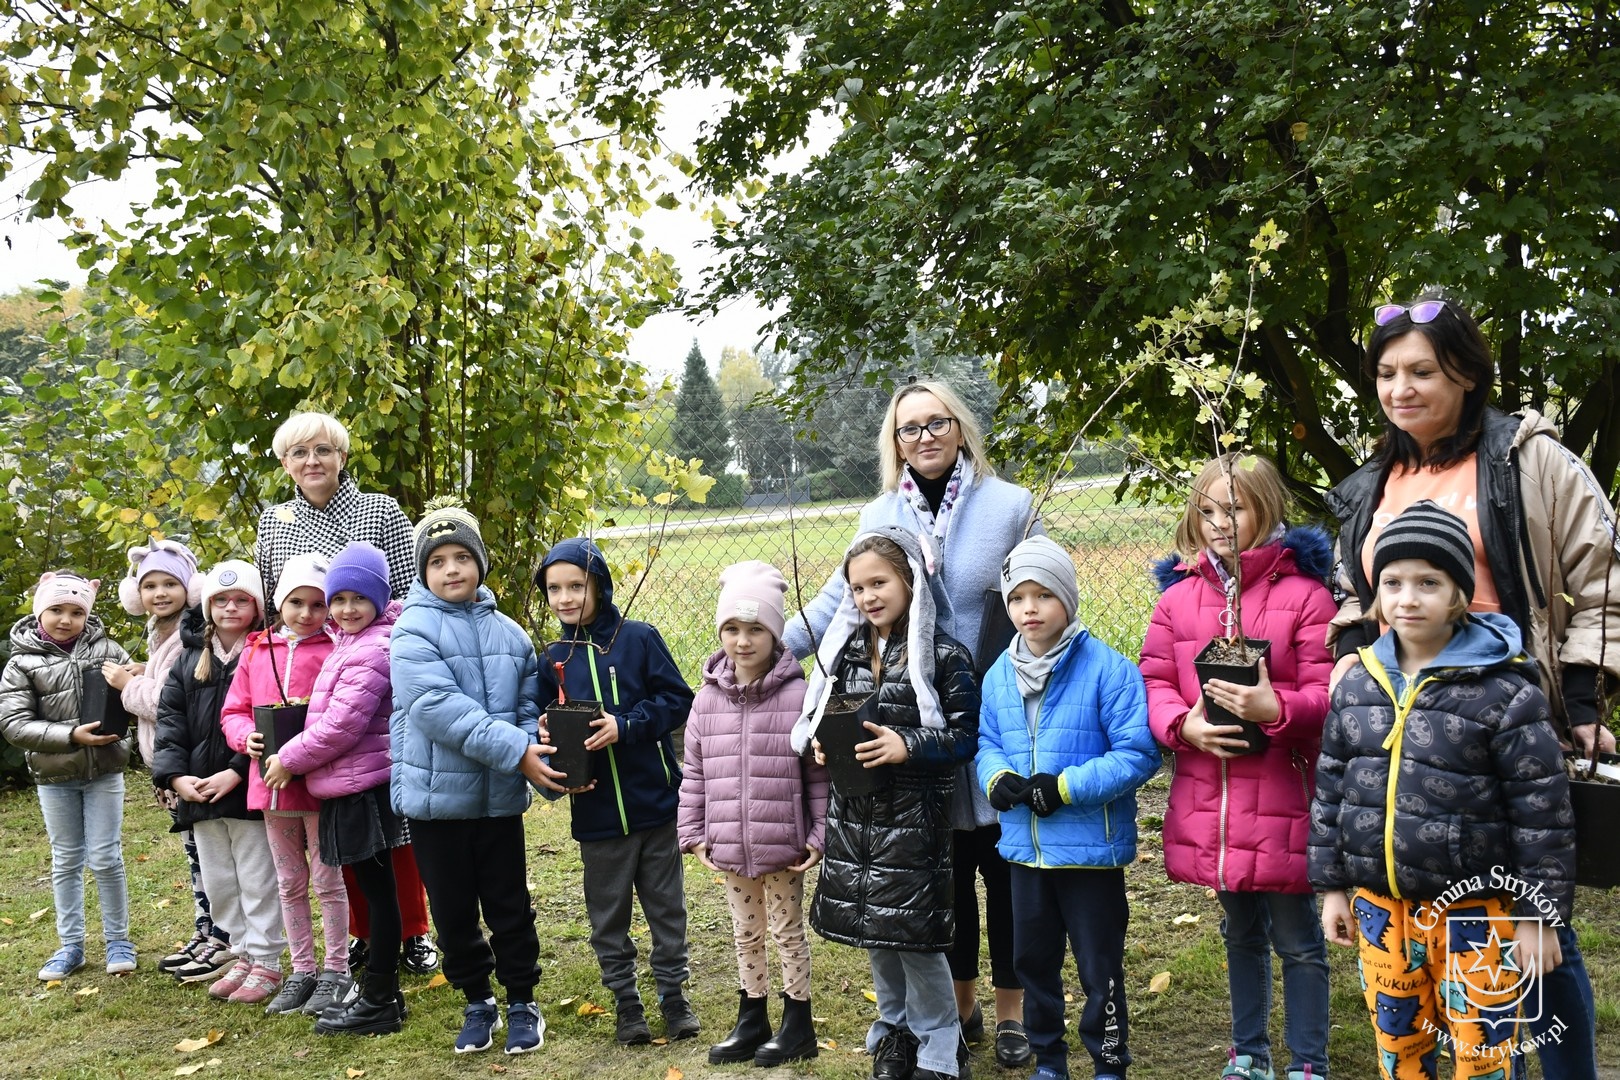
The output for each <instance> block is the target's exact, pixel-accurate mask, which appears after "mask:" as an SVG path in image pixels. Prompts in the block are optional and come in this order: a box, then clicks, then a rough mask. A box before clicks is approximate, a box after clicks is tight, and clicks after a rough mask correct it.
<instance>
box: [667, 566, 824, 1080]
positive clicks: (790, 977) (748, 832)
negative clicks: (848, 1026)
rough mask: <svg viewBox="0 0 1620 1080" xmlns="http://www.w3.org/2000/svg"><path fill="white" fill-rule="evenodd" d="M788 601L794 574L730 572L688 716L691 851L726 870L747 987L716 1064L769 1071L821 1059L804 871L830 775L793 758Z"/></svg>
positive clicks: (798, 695)
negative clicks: (773, 994) (774, 1001)
mask: <svg viewBox="0 0 1620 1080" xmlns="http://www.w3.org/2000/svg"><path fill="white" fill-rule="evenodd" d="M786 596H787V581H786V579H784V578H783V577H782V572H781V571H780V570H778V569H776V567H774V566H771V565H770V564H769V563H764V562H760V561H759V560H757V559H755V560H751V561H749V562H741V563H737V564H736V565H734V566H728V567H726V569H725V570H723V571H722V572H721V574H720V602H719V604H718V605H717V606H716V607H715V612H714V624H715V631H716V633H717V634H718V635H719V637H720V650H719V651H718V652H716V653H715V654H714V655H713V656H711V657H709V659H708V662H707V663H705V664H704V665H703V686H702V687H701V688H700V689H699V690H698V692H697V699H696V700H695V701H694V702H693V703H692V715H691V716H690V717H689V718H688V719H687V721H686V739H685V744H684V749H685V751H686V761H685V773H686V776H685V778H684V779H683V780H682V781H681V809H680V818H679V822H678V825H677V828H678V831H679V836H680V844H681V850H682V851H685V852H689V853H691V854H693V855H696V856H697V858H698V861H699V862H701V863H702V864H703V865H704V866H707V867H708V868H709V869H711V870H714V871H715V872H717V873H720V874H724V875H725V890H726V900H727V902H728V903H729V905H730V907H731V930H732V936H733V937H734V938H735V939H736V945H737V974H738V978H739V980H740V981H741V984H742V988H741V989H740V990H738V992H737V997H738V1005H737V1025H736V1027H734V1028H733V1029H732V1030H731V1033H730V1034H729V1035H727V1036H726V1037H725V1038H724V1039H723V1040H721V1041H720V1042H719V1043H717V1044H715V1045H714V1046H711V1047H710V1048H709V1063H710V1064H711V1065H723V1064H726V1063H728V1062H739V1061H751V1062H754V1063H755V1064H757V1065H760V1066H762V1067H767V1068H768V1067H771V1066H775V1065H780V1064H782V1063H783V1062H786V1061H798V1060H801V1059H804V1058H813V1057H815V1056H816V1029H815V1024H814V1023H813V1022H812V1021H811V1017H810V943H809V941H808V940H807V939H806V938H805V936H804V875H805V874H806V873H807V872H809V870H810V868H811V867H812V866H815V865H816V863H818V862H820V861H821V849H822V845H823V843H824V840H823V831H824V827H825V825H826V819H827V771H826V770H825V769H823V768H822V767H821V766H820V765H817V764H815V763H814V762H813V761H807V760H806V759H805V757H804V755H802V754H796V753H794V752H793V747H792V735H793V724H794V721H796V720H797V719H798V717H799V710H800V709H801V707H802V706H803V705H804V670H803V669H802V668H801V667H799V662H798V661H797V660H795V659H794V658H793V654H792V653H791V652H789V651H787V650H786V649H784V648H783V647H782V628H783V625H784V623H785V622H786V618H785V617H784V615H783V610H782V608H783V600H784V599H785V598H786ZM767 924H768V925H769V928H770V935H771V939H772V940H773V941H774V942H775V943H776V954H777V958H778V959H779V960H780V961H781V964H782V1026H781V1028H780V1029H779V1030H777V1032H776V1033H775V1034H774V1035H773V1034H772V1033H771V1022H770V1017H769V1015H768V1013H767V1010H766V1007H765V996H766V992H767V991H768V990H769V989H770V965H769V963H768V962H767V959H766V955H765V930H766V926H767Z"/></svg>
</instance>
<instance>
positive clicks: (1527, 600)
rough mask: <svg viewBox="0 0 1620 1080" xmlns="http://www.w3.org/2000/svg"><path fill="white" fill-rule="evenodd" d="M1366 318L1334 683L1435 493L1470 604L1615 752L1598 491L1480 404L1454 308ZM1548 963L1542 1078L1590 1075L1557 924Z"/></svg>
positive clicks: (1471, 344) (1610, 566)
mask: <svg viewBox="0 0 1620 1080" xmlns="http://www.w3.org/2000/svg"><path fill="white" fill-rule="evenodd" d="M1373 321H1374V323H1375V326H1374V329H1373V333H1372V337H1371V339H1370V340H1369V341H1368V343H1367V350H1366V361H1365V370H1366V373H1367V375H1368V377H1369V378H1371V379H1372V380H1373V381H1374V383H1375V385H1376V386H1377V389H1378V402H1379V404H1380V405H1381V406H1382V407H1383V410H1384V417H1385V420H1386V421H1387V425H1386V427H1385V430H1384V435H1383V437H1382V438H1381V439H1380V440H1379V443H1378V446H1377V448H1376V451H1375V453H1374V455H1373V458H1372V460H1371V461H1369V462H1367V464H1365V465H1363V466H1362V467H1361V468H1360V469H1359V470H1357V471H1356V472H1355V473H1353V474H1352V475H1351V476H1350V477H1349V478H1348V479H1347V480H1345V481H1344V482H1343V483H1341V484H1340V485H1338V486H1337V487H1336V488H1334V489H1333V490H1332V491H1330V492H1329V493H1328V497H1327V498H1328V506H1329V508H1330V509H1332V511H1333V512H1334V514H1335V515H1337V517H1338V518H1339V522H1340V533H1339V544H1338V551H1337V560H1336V565H1335V579H1336V585H1337V591H1338V593H1339V595H1340V596H1341V597H1342V599H1341V602H1340V606H1339V614H1338V616H1337V617H1336V618H1335V619H1334V621H1333V630H1331V631H1330V635H1334V640H1333V642H1332V644H1333V646H1334V649H1335V653H1336V655H1337V656H1338V657H1339V660H1338V662H1337V664H1336V666H1335V667H1334V670H1333V683H1334V684H1337V683H1338V681H1339V678H1340V677H1341V676H1342V675H1343V674H1344V673H1345V672H1346V671H1348V670H1349V669H1350V668H1351V667H1353V666H1354V665H1355V663H1356V660H1357V655H1356V650H1357V649H1359V648H1361V647H1362V646H1365V645H1371V644H1372V643H1373V641H1374V640H1376V639H1377V638H1378V636H1379V634H1380V627H1379V626H1378V625H1377V624H1376V623H1375V622H1373V621H1372V620H1369V619H1366V618H1364V613H1365V612H1366V611H1367V610H1368V609H1369V608H1370V607H1371V604H1372V601H1373V597H1374V594H1375V591H1376V588H1377V582H1375V581H1373V580H1372V572H1371V568H1372V557H1373V545H1374V544H1375V542H1376V541H1377V539H1378V536H1379V533H1380V532H1381V531H1382V530H1383V528H1384V527H1385V526H1386V525H1388V524H1389V523H1390V522H1391V521H1393V520H1394V518H1395V517H1396V515H1398V514H1399V513H1400V512H1401V511H1402V510H1404V509H1406V508H1407V507H1409V506H1411V505H1413V504H1414V503H1417V502H1419V501H1421V500H1424V499H1431V500H1433V501H1434V502H1436V503H1438V504H1440V505H1441V506H1442V507H1444V508H1445V509H1446V510H1448V511H1450V512H1451V513H1452V514H1454V515H1456V516H1457V517H1459V518H1461V519H1462V520H1463V522H1464V523H1465V524H1466V525H1467V526H1468V531H1469V534H1470V536H1471V537H1472V539H1473V547H1474V563H1475V567H1474V570H1475V580H1476V585H1475V592H1474V599H1473V602H1472V604H1471V605H1470V607H1469V610H1470V611H1474V612H1487V611H1494V612H1500V613H1501V614H1504V615H1507V616H1508V617H1509V618H1511V619H1512V620H1513V621H1514V622H1515V623H1517V624H1518V626H1519V629H1520V632H1521V633H1522V634H1523V637H1524V643H1525V649H1526V651H1527V652H1529V653H1530V655H1531V656H1532V657H1533V658H1534V659H1535V661H1536V663H1537V665H1538V667H1539V668H1540V670H1541V681H1542V687H1543V689H1545V690H1546V692H1547V697H1548V699H1549V700H1550V702H1551V704H1552V711H1553V721H1554V727H1555V728H1556V729H1557V730H1558V732H1559V734H1560V737H1561V738H1562V739H1564V740H1565V741H1566V742H1567V743H1569V744H1570V745H1571V746H1573V747H1575V748H1576V749H1578V750H1580V751H1582V752H1590V750H1591V749H1592V748H1593V746H1594V745H1595V746H1596V747H1597V748H1598V749H1600V750H1612V749H1613V748H1614V745H1615V743H1614V737H1613V735H1611V734H1610V733H1609V731H1608V728H1607V727H1606V725H1604V724H1603V723H1602V722H1601V717H1600V716H1599V710H1598V703H1599V701H1601V700H1603V698H1604V694H1603V691H1604V690H1605V689H1612V688H1614V687H1615V686H1616V685H1620V684H1617V682H1616V680H1617V679H1620V551H1617V546H1616V532H1615V519H1614V513H1613V508H1612V507H1611V506H1610V505H1609V502H1608V499H1607V497H1606V496H1605V495H1604V494H1603V490H1602V488H1601V487H1600V486H1599V484H1598V482H1597V480H1596V479H1595V478H1594V477H1593V475H1592V473H1591V470H1589V469H1588V468H1587V467H1586V465H1585V464H1584V463H1583V462H1582V461H1581V460H1580V459H1579V458H1578V457H1577V456H1576V455H1575V454H1573V453H1571V452H1570V451H1569V450H1568V449H1566V448H1565V447H1564V446H1563V445H1562V444H1561V443H1560V442H1559V441H1558V432H1557V429H1555V428H1554V427H1553V425H1552V424H1551V423H1550V422H1548V421H1547V419H1546V418H1544V417H1543V416H1541V415H1540V414H1539V413H1537V412H1535V411H1534V410H1531V409H1526V410H1524V412H1523V413H1522V414H1521V415H1518V416H1509V415H1507V414H1505V413H1502V412H1500V411H1499V410H1497V409H1494V408H1492V407H1491V406H1490V405H1489V404H1488V403H1487V402H1488V400H1489V398H1490V394H1491V389H1492V385H1493V383H1494V382H1495V379H1496V362H1495V359H1494V358H1493V356H1492V355H1491V350H1490V345H1489V344H1488V343H1487V342H1486V340H1485V336H1484V335H1483V334H1482V333H1481V332H1480V329H1479V326H1478V325H1477V324H1476V323H1475V322H1474V320H1473V318H1472V317H1471V316H1470V315H1469V313H1468V312H1467V311H1466V310H1464V309H1463V308H1462V307H1461V306H1460V305H1459V304H1457V303H1456V302H1455V301H1453V300H1449V299H1446V298H1445V297H1442V296H1440V295H1438V294H1426V295H1424V296H1421V297H1419V298H1418V299H1416V300H1414V301H1413V302H1412V303H1410V304H1385V305H1383V306H1381V307H1379V308H1377V309H1376V311H1375V312H1374V319H1373ZM1600 680H1602V681H1606V682H1607V684H1608V686H1607V688H1606V687H1604V686H1600ZM1560 953H1561V954H1562V955H1561V962H1559V954H1560ZM1553 959H1554V962H1555V963H1556V964H1557V966H1556V967H1555V968H1554V969H1553V970H1552V971H1550V972H1546V973H1545V975H1544V980H1543V984H1542V993H1543V1007H1542V1010H1541V1019H1540V1020H1537V1021H1532V1022H1531V1025H1530V1026H1531V1031H1532V1032H1533V1033H1535V1034H1538V1035H1539V1034H1541V1033H1542V1032H1543V1031H1546V1030H1549V1029H1550V1028H1551V1027H1552V1026H1553V1025H1555V1024H1557V1023H1562V1024H1567V1025H1568V1028H1569V1030H1568V1031H1567V1032H1565V1033H1564V1035H1563V1037H1562V1038H1561V1039H1558V1038H1550V1039H1548V1040H1546V1041H1545V1042H1544V1043H1543V1044H1542V1045H1541V1046H1540V1055H1541V1062H1542V1070H1543V1074H1544V1075H1545V1076H1547V1077H1549V1078H1551V1080H1593V1078H1595V1077H1596V1075H1597V1066H1596V1055H1595V1049H1594V1045H1593V1039H1594V1012H1593V1000H1592V985H1591V982H1590V980H1589V979H1588V978H1587V974H1586V967H1585V964H1584V963H1583V962H1582V959H1581V954H1580V951H1579V949H1578V948H1577V947H1576V940H1575V934H1574V932H1573V931H1572V930H1570V929H1569V928H1568V927H1567V926H1565V927H1561V928H1559V929H1558V949H1557V950H1554V953H1553Z"/></svg>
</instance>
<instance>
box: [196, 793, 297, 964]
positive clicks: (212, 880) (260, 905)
mask: <svg viewBox="0 0 1620 1080" xmlns="http://www.w3.org/2000/svg"><path fill="white" fill-rule="evenodd" d="M191 831H192V835H194V836H195V837H196V838H197V861H198V862H199V863H201V864H202V880H203V889H204V890H205V891H206V892H207V893H208V901H209V905H210V907H211V908H212V910H213V916H214V921H215V922H216V923H218V924H219V925H220V926H223V927H224V928H225V929H227V930H229V931H230V933H231V943H232V948H234V949H235V950H236V951H237V953H238V954H240V955H241V956H245V957H248V958H249V959H251V960H253V961H254V962H255V963H260V964H263V965H265V966H266V967H268V968H273V969H277V970H279V969H280V967H281V950H283V949H285V948H286V947H287V933H286V929H285V927H284V925H283V923H282V921H281V901H280V894H279V893H278V892H277V891H276V863H275V860H274V859H273V858H272V857H271V855H270V839H269V837H268V836H267V835H266V833H265V825H264V822H263V821H246V820H243V819H241V818H213V819H211V820H208V821H199V822H197V823H196V824H195V825H193V826H192V827H191Z"/></svg>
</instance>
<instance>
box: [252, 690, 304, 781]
mask: <svg viewBox="0 0 1620 1080" xmlns="http://www.w3.org/2000/svg"><path fill="white" fill-rule="evenodd" d="M308 718H309V705H308V704H307V703H305V704H302V705H255V706H253V727H254V730H256V731H257V732H258V733H259V734H260V735H263V736H264V752H263V754H262V755H261V756H260V757H259V775H260V776H263V775H264V763H265V762H266V761H268V760H269V759H270V757H271V755H273V754H279V753H281V748H282V747H283V746H286V745H287V744H288V743H289V742H291V741H292V740H293V739H294V738H296V737H297V736H298V735H299V734H300V733H301V732H302V731H303V730H304V721H305V720H307V719H308Z"/></svg>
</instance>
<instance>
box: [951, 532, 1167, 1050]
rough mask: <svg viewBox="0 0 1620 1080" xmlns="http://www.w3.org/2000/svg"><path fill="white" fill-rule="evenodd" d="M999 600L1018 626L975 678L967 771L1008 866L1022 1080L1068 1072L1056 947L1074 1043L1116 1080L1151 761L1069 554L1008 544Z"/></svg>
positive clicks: (1030, 543)
mask: <svg viewBox="0 0 1620 1080" xmlns="http://www.w3.org/2000/svg"><path fill="white" fill-rule="evenodd" d="M1001 595H1002V598H1003V599H1004V601H1005V602H1006V605H1007V614H1008V616H1009V617H1010V618H1011V619H1012V623H1013V626H1014V628H1015V629H1016V630H1017V632H1018V633H1017V636H1015V637H1014V638H1013V640H1012V644H1011V645H1009V646H1008V648H1007V651H1006V652H1004V653H1002V654H1001V656H1000V658H999V659H997V660H996V662H995V664H994V665H993V666H992V667H991V668H990V670H989V671H988V672H986V673H985V677H984V707H983V710H982V712H981V714H980V721H979V753H978V757H977V761H976V765H977V773H978V779H979V783H980V785H981V789H982V790H983V791H984V792H985V794H986V796H987V797H988V798H989V800H990V805H991V806H993V807H995V808H996V810H997V811H999V812H1000V814H1001V840H1000V843H999V847H1000V850H1001V855H1002V857H1003V858H1005V859H1006V860H1007V863H1008V865H1009V866H1010V867H1011V868H1012V910H1013V967H1014V970H1016V971H1017V973H1018V981H1019V983H1020V984H1021V985H1022V986H1023V987H1024V1030H1025V1031H1026V1032H1028V1034H1029V1045H1030V1049H1031V1050H1032V1051H1033V1052H1034V1055H1035V1062H1036V1066H1037V1068H1036V1070H1035V1074H1034V1078H1033V1080H1058V1078H1060V1077H1067V1076H1068V1075H1069V1065H1068V1059H1069V1049H1068V1045H1067V1044H1066V1043H1065V1042H1064V1038H1063V1034H1064V1018H1063V1013H1064V997H1063V943H1064V942H1065V941H1067V942H1070V943H1072V946H1073V951H1074V959H1075V964H1076V967H1077V969H1078V971H1079V974H1080V985H1081V988H1082V989H1084V991H1085V995H1086V1003H1085V1005H1084V1007H1083V1008H1082V1010H1081V1013H1080V1023H1079V1027H1078V1030H1079V1034H1080V1039H1081V1041H1082V1042H1083V1043H1084V1044H1085V1048H1086V1051H1087V1053H1089V1054H1090V1056H1091V1062H1092V1068H1093V1071H1094V1072H1095V1074H1096V1076H1097V1080H1110V1078H1112V1080H1118V1078H1119V1077H1122V1076H1124V1075H1125V1069H1126V1067H1127V1066H1128V1065H1130V1063H1131V1054H1130V1049H1129V1044H1128V1037H1129V1034H1130V1030H1129V1023H1128V1018H1127V1013H1126V1002H1125V929H1126V925H1127V924H1128V923H1129V921H1130V907H1129V904H1128V902H1127V900H1126V897H1125V869H1124V868H1125V867H1126V866H1127V865H1129V864H1130V863H1131V862H1133V861H1134V860H1135V859H1136V790H1137V788H1139V787H1141V786H1142V785H1143V784H1145V783H1147V781H1148V779H1149V778H1150V777H1151V776H1152V775H1153V774H1154V773H1155V772H1157V771H1158V769H1159V748H1158V747H1157V746H1155V745H1154V743H1153V736H1152V734H1151V733H1149V731H1148V724H1147V696H1146V694H1145V692H1144V690H1143V687H1142V676H1141V674H1140V673H1138V672H1137V670H1136V668H1135V666H1134V665H1133V664H1132V663H1131V662H1130V661H1129V660H1127V659H1125V658H1124V657H1123V656H1121V655H1120V654H1119V653H1117V652H1115V651H1114V650H1113V649H1111V648H1109V647H1108V646H1107V645H1104V644H1103V643H1102V642H1100V641H1098V640H1096V639H1095V638H1093V637H1092V636H1091V635H1090V634H1089V633H1087V632H1086V629H1085V627H1083V626H1082V625H1081V624H1080V620H1079V618H1078V617H1077V615H1076V609H1077V608H1078V606H1079V603H1080V588H1079V584H1078V582H1077V581H1076V580H1075V572H1074V561H1073V560H1072V559H1070V558H1069V553H1068V552H1067V551H1064V550H1063V548H1062V547H1060V546H1059V545H1058V544H1057V543H1056V542H1055V541H1053V540H1050V539H1048V538H1047V537H1045V536H1032V537H1030V538H1029V539H1028V540H1025V541H1023V542H1022V543H1020V544H1019V545H1018V546H1017V547H1015V548H1013V549H1012V552H1011V553H1010V554H1009V555H1008V556H1007V559H1006V561H1005V562H1003V563H1002V567H1001Z"/></svg>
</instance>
